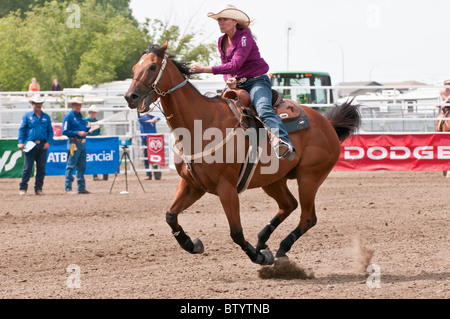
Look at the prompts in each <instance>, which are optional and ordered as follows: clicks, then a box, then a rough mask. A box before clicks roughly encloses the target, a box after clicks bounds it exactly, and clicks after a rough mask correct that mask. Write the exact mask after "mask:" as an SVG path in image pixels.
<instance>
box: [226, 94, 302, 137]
mask: <svg viewBox="0 0 450 319" xmlns="http://www.w3.org/2000/svg"><path fill="white" fill-rule="evenodd" d="M222 98H225V99H228V100H231V101H233V102H234V103H231V104H230V103H229V105H230V108H231V109H232V111H233V112H234V113H235V115H236V117H237V118H238V119H239V120H240V122H241V126H242V127H243V128H249V127H255V124H256V127H265V125H264V123H263V122H262V121H261V119H260V118H259V116H258V114H257V112H256V109H255V107H254V106H253V104H252V103H251V101H250V95H249V94H248V92H247V91H245V90H242V89H228V90H226V91H225V92H223V93H222ZM272 108H273V109H274V111H275V113H276V114H277V115H278V116H279V117H280V119H281V122H282V123H283V125H284V127H285V128H286V130H287V132H288V133H291V132H296V131H300V130H303V129H306V128H308V127H309V119H308V116H307V115H306V113H305V111H303V109H302V108H301V107H300V105H299V104H297V103H296V102H295V101H293V100H289V99H284V98H283V95H282V94H281V93H280V92H278V91H277V90H272ZM252 118H253V119H252ZM253 122H256V123H253Z"/></svg>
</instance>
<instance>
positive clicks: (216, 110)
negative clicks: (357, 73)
mask: <svg viewBox="0 0 450 319" xmlns="http://www.w3.org/2000/svg"><path fill="white" fill-rule="evenodd" d="M166 49H167V43H165V44H164V45H163V46H158V45H150V46H149V47H148V48H147V49H146V50H145V52H144V54H143V55H142V57H141V59H140V61H139V62H138V63H137V64H136V65H135V66H134V67H133V72H134V78H133V81H132V83H131V85H130V88H129V90H128V92H127V93H126V95H125V99H126V100H127V102H128V105H129V107H130V108H132V109H134V108H138V110H139V111H140V112H143V111H147V110H148V107H149V104H150V103H153V102H155V101H156V100H157V99H158V98H160V103H161V106H162V110H163V112H164V115H165V116H166V120H167V123H168V125H169V126H170V128H171V129H172V131H173V134H174V135H175V137H176V138H177V141H178V142H177V145H181V148H182V150H183V151H182V153H181V152H180V154H178V155H179V156H176V158H175V161H176V163H177V164H176V169H177V172H178V174H179V175H180V176H181V180H180V182H179V184H178V187H177V191H176V195H175V198H174V200H173V202H172V204H171V206H170V208H169V209H168V211H167V212H166V221H167V223H168V224H169V226H170V227H171V229H172V233H173V235H174V236H175V238H176V240H177V241H178V243H179V244H180V246H181V247H182V248H183V249H185V250H186V251H188V252H190V253H202V252H203V244H202V242H201V241H200V240H199V239H197V238H194V239H191V238H190V237H189V236H188V235H186V233H185V232H184V230H183V228H182V227H181V226H180V224H179V223H178V215H179V214H180V213H181V212H182V211H183V210H185V209H187V208H188V207H190V206H191V205H192V204H194V203H195V202H196V201H197V200H198V199H200V198H201V197H202V196H203V195H204V194H205V192H209V193H212V194H215V195H217V196H218V197H219V199H220V202H221V204H222V207H223V210H224V211H225V214H226V217H227V219H228V223H229V227H230V235H231V238H232V239H233V241H234V242H235V243H236V244H238V245H239V246H240V247H241V248H242V249H243V250H244V252H245V253H246V254H247V255H248V257H249V258H250V259H251V261H253V262H255V263H257V264H260V265H270V264H272V263H273V262H274V257H273V254H272V253H271V252H270V251H269V250H268V248H267V245H266V242H267V241H268V239H269V237H270V235H271V234H272V232H273V231H274V230H275V228H276V227H277V226H278V225H279V224H280V223H281V222H283V221H284V220H285V219H286V218H287V217H288V216H289V215H290V214H291V213H292V211H294V210H295V209H296V208H297V206H298V202H297V200H296V199H295V197H294V196H293V195H292V193H291V192H290V191H289V189H288V187H287V179H297V183H298V188H299V200H300V207H301V216H300V222H299V224H298V226H297V227H296V228H295V229H294V231H292V232H291V233H290V234H289V235H288V236H287V237H286V238H285V239H284V240H283V241H282V242H281V244H280V247H279V249H278V251H277V254H276V257H277V258H278V257H287V256H286V252H288V251H289V250H290V249H291V246H292V245H293V244H294V242H295V241H296V240H297V239H299V238H300V236H302V235H303V234H305V233H306V232H307V231H308V230H309V229H310V228H311V227H312V226H314V225H315V224H316V222H317V216H316V210H315V203H314V202H315V197H316V193H317V190H318V189H319V186H320V185H321V184H322V182H323V181H324V180H325V179H326V178H327V176H328V174H329V173H330V171H331V170H332V169H333V167H334V165H335V163H336V162H337V160H338V158H339V154H340V141H343V140H344V139H346V138H347V137H348V136H350V135H351V134H352V133H354V132H355V131H356V130H357V129H358V128H359V126H360V113H359V110H358V107H357V106H354V105H351V103H345V104H343V105H341V106H337V107H335V108H333V109H332V112H331V113H329V114H328V115H327V118H326V117H324V116H323V115H321V114H319V113H318V112H316V111H314V110H312V109H311V108H308V107H305V106H302V108H303V109H304V111H305V112H306V114H307V115H308V117H309V120H310V126H309V128H307V129H305V130H302V131H297V132H294V133H291V134H290V138H291V141H292V143H293V145H294V147H295V149H296V158H295V160H294V161H288V160H285V159H278V158H277V157H276V156H275V152H273V151H270V154H265V155H264V156H262V157H261V159H260V161H258V162H257V163H258V166H257V169H256V170H255V173H254V175H253V178H252V179H251V181H250V183H249V185H248V188H257V187H261V188H262V189H263V190H264V192H265V193H266V194H267V195H269V196H270V197H272V198H273V199H274V200H275V201H276V202H277V204H278V207H279V209H278V212H277V213H276V215H275V217H274V218H273V219H272V220H271V221H270V222H269V224H267V225H266V226H265V227H264V228H263V229H262V230H261V232H260V233H259V234H258V243H257V246H256V248H254V247H253V246H252V245H251V244H250V243H249V242H248V241H247V240H246V239H245V237H244V233H243V229H242V225H241V219H240V212H239V196H238V191H237V188H236V185H237V182H238V179H239V175H240V169H241V167H242V162H241V161H239V160H237V156H236V153H238V152H239V150H238V148H239V146H240V145H242V139H241V140H240V143H239V141H238V142H237V143H235V142H236V140H238V137H237V136H236V135H233V134H231V135H230V132H233V130H235V129H236V128H239V119H238V118H237V117H236V115H235V113H234V112H233V111H232V110H231V109H230V107H229V105H228V104H227V101H226V100H225V99H223V98H220V97H205V96H203V95H202V94H200V93H199V91H198V90H197V89H196V88H195V87H194V86H193V85H191V84H190V83H189V82H188V81H187V79H188V77H189V69H188V68H187V67H186V66H185V65H183V64H181V63H179V62H177V61H174V60H173V59H171V57H169V56H168V55H167V54H166ZM211 128H214V130H215V131H214V132H215V133H216V135H215V136H219V135H220V136H221V137H219V138H216V139H215V140H214V142H211V137H209V138H207V137H206V138H202V137H205V135H206V132H207V131H209V129H211ZM180 132H181V133H180ZM264 132H265V131H264ZM195 133H197V135H200V138H198V136H194V139H189V138H187V137H186V136H189V134H194V135H195ZM219 133H220V134H219ZM181 135H183V136H181ZM266 135H267V133H266ZM181 137H182V139H181ZM243 143H244V144H245V145H248V144H249V143H248V140H247V139H244V142H243ZM260 143H261V145H262V148H263V147H265V148H266V150H272V148H271V146H270V145H271V144H270V143H269V142H268V139H267V138H266V139H264V138H261V139H260ZM212 144H214V146H213V147H211V145H212ZM186 150H193V151H192V152H191V151H186ZM219 150H220V151H222V152H223V153H222V154H221V155H218V154H219V153H220V152H219ZM245 150H247V148H245ZM225 151H226V153H227V154H228V156H227V154H225ZM246 152H247V151H246ZM186 153H187V156H185V155H186ZM194 153H195V154H194ZM231 153H232V154H234V155H233V156H234V157H233V156H232V158H233V159H234V160H232V161H230V160H229V159H230V156H229V155H230V154H231ZM189 155H192V156H189ZM180 156H181V157H180ZM214 156H215V157H214ZM211 158H214V160H213V161H211V160H208V159H211ZM225 158H226V161H225V160H224V159H225ZM273 167H276V170H275V171H274V170H273ZM264 169H266V171H264ZM271 169H272V171H271ZM267 172H269V173H267Z"/></svg>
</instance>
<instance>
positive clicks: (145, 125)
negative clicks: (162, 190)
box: [138, 113, 161, 180]
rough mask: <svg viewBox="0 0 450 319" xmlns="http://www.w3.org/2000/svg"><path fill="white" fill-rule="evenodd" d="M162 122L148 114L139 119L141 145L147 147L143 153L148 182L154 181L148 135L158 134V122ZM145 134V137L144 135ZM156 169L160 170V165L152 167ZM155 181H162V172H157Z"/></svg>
mask: <svg viewBox="0 0 450 319" xmlns="http://www.w3.org/2000/svg"><path fill="white" fill-rule="evenodd" d="M159 120H160V118H159V117H157V116H153V115H151V114H148V113H147V114H146V115H144V116H142V117H141V118H139V119H138V121H139V126H140V129H141V145H142V146H145V147H143V148H142V150H143V151H142V152H143V155H144V166H145V170H146V175H147V176H146V177H145V179H146V180H151V179H152V172H151V171H149V163H148V153H147V135H148V134H155V133H156V122H158V121H159ZM142 134H145V135H142ZM152 166H153V168H154V169H158V168H159V165H156V164H155V165H152ZM155 179H156V180H160V179H161V172H155Z"/></svg>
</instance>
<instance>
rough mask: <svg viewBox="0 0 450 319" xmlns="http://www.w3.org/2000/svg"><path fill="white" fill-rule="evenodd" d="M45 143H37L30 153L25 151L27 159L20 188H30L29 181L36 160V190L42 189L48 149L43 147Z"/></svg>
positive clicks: (25, 189)
mask: <svg viewBox="0 0 450 319" xmlns="http://www.w3.org/2000/svg"><path fill="white" fill-rule="evenodd" d="M44 145H45V144H44V143H41V144H37V145H36V146H35V147H34V148H33V149H32V150H30V151H29V152H28V153H24V154H25V161H24V163H23V171H22V181H21V182H20V184H19V187H20V190H24V191H27V190H28V181H29V180H30V176H31V171H32V169H33V165H34V162H36V179H35V182H34V183H35V184H34V191H38V190H42V186H44V177H45V164H47V150H44V149H43V148H44Z"/></svg>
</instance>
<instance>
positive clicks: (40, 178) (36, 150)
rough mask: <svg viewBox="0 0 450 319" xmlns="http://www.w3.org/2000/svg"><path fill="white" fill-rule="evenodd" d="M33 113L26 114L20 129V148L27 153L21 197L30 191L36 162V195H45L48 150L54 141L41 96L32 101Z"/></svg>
mask: <svg viewBox="0 0 450 319" xmlns="http://www.w3.org/2000/svg"><path fill="white" fill-rule="evenodd" d="M30 103H31V105H32V106H33V111H31V112H28V113H26V114H25V115H24V116H23V118H22V123H21V124H20V128H19V138H18V140H19V144H18V145H17V147H18V148H20V149H21V150H24V151H25V161H24V164H23V171H22V181H21V182H20V185H19V188H20V192H19V194H20V195H25V194H26V193H27V190H28V181H29V180H30V176H31V171H32V169H33V165H34V162H36V178H35V185H34V193H35V194H36V195H44V193H43V192H42V187H43V186H44V177H45V166H46V163H47V149H48V148H49V147H50V142H52V141H53V128H52V120H51V118H50V116H49V115H48V114H46V113H44V112H42V104H43V103H44V100H43V99H42V97H41V96H40V95H39V94H35V95H34V96H33V97H32V98H31V100H30Z"/></svg>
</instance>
